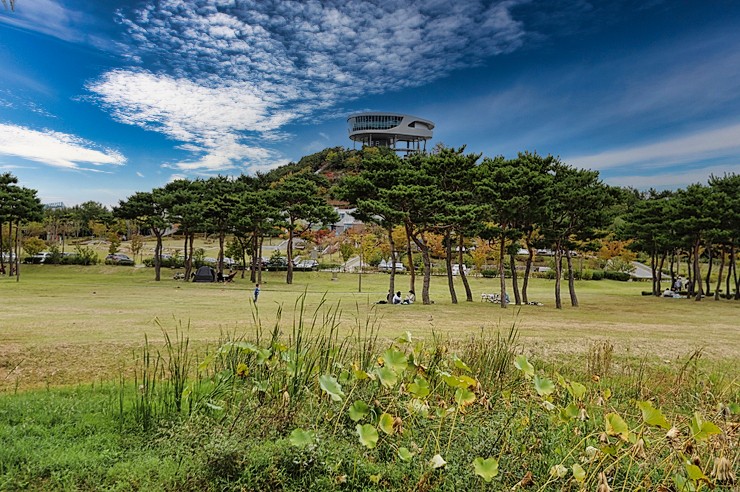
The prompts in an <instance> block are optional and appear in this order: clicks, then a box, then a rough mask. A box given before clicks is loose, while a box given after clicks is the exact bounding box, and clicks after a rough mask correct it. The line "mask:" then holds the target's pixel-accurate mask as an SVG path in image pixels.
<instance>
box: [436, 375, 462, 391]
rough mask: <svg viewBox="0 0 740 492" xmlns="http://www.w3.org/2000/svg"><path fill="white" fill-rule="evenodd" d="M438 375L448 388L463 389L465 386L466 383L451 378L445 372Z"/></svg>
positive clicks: (453, 377) (457, 378)
mask: <svg viewBox="0 0 740 492" xmlns="http://www.w3.org/2000/svg"><path fill="white" fill-rule="evenodd" d="M440 375H441V376H442V381H444V382H445V383H446V384H447V386H449V387H450V388H465V387H466V386H467V383H466V382H465V381H463V380H462V379H460V378H459V377H457V376H453V375H452V374H448V373H446V372H441V373H440Z"/></svg>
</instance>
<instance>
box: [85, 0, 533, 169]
mask: <svg viewBox="0 0 740 492" xmlns="http://www.w3.org/2000/svg"><path fill="white" fill-rule="evenodd" d="M527 2H528V0H505V1H495V2H490V1H483V0H470V1H466V2H453V3H452V4H450V3H449V2H446V1H442V0H411V1H409V0H403V1H402V0H391V1H382V2H381V1H378V0H376V1H367V0H343V1H339V0H326V1H318V0H308V1H305V0H283V1H279V2H263V1H260V0H245V1H240V2H231V1H217V2H213V1H211V0H163V1H160V2H156V3H152V4H150V5H148V6H145V7H143V8H142V9H140V10H137V11H134V12H132V13H131V14H127V13H124V12H122V13H121V22H122V23H123V25H124V26H125V27H126V28H127V29H128V32H129V35H130V39H131V45H130V46H129V48H128V50H127V54H128V55H129V58H130V60H131V61H132V63H133V64H134V65H136V64H138V63H141V64H143V65H145V66H147V67H148V69H147V70H146V71H145V70H142V69H138V68H130V69H121V70H114V71H111V72H109V73H106V74H104V75H103V76H102V77H101V78H100V79H99V80H97V81H94V82H93V83H91V84H90V85H89V86H88V88H89V89H90V90H91V91H92V92H93V93H95V94H96V95H97V97H98V100H99V101H100V102H101V104H102V105H103V106H104V107H106V108H108V109H109V110H110V111H111V112H112V114H113V115H114V117H115V118H116V119H118V120H119V121H121V122H124V123H128V124H133V125H137V126H140V127H143V128H147V129H151V130H155V131H159V132H162V133H164V134H166V135H167V136H168V137H170V138H172V139H175V140H179V141H183V142H186V145H187V147H186V150H189V151H192V152H194V153H195V155H194V156H193V158H192V159H189V160H186V161H183V162H178V163H175V164H173V167H176V168H178V169H181V170H184V171H195V170H206V171H218V170H223V169H230V168H234V167H244V166H255V165H256V166H263V165H269V164H266V163H269V162H274V161H275V159H276V156H274V155H272V153H271V152H270V151H269V150H268V149H266V148H264V147H263V146H261V145H258V144H254V143H253V142H255V141H256V139H257V138H259V139H260V141H264V140H274V139H281V138H284V137H285V135H284V132H283V131H281V128H283V127H284V126H285V125H286V124H288V123H296V122H301V121H305V120H306V119H307V118H308V117H312V118H313V117H315V115H316V114H317V113H318V112H320V111H325V110H328V109H330V108H332V107H335V106H336V105H337V104H338V103H339V102H344V101H347V100H351V99H353V98H357V97H360V96H364V95H367V94H373V93H381V92H387V91H391V90H400V89H403V88H408V87H416V86H421V85H424V84H427V83H429V82H430V81H433V80H436V79H439V78H441V77H445V76H446V75H448V74H449V73H450V72H451V71H453V70H456V69H459V68H462V67H469V66H472V65H476V64H479V63H481V61H482V60H484V59H485V58H487V57H489V56H492V55H496V54H500V53H508V52H511V51H513V50H516V49H518V48H519V47H521V46H522V45H523V43H524V42H525V40H526V37H527V32H526V30H525V29H524V26H523V25H522V24H521V22H519V21H517V20H516V19H514V17H513V15H512V13H511V12H512V9H513V8H515V7H516V6H517V5H519V4H522V3H527ZM250 142H251V143H250Z"/></svg>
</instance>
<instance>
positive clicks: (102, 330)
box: [0, 265, 740, 390]
mask: <svg viewBox="0 0 740 492" xmlns="http://www.w3.org/2000/svg"><path fill="white" fill-rule="evenodd" d="M173 273H174V271H171V270H163V278H162V281H161V282H155V281H154V280H153V278H154V272H153V270H152V269H148V268H131V267H114V266H96V267H74V266H55V265H28V266H25V265H24V267H23V269H22V276H21V280H20V282H15V280H14V279H8V278H6V277H0V298H2V304H3V310H2V315H1V317H0V390H9V389H15V388H20V389H23V388H33V387H39V386H44V385H51V386H57V385H67V384H73V383H79V382H90V381H108V380H112V379H115V377H116V376H117V374H119V373H120V371H121V370H122V368H124V370H126V369H127V368H128V367H129V365H130V363H131V361H132V359H133V356H132V354H133V351H134V350H136V349H137V348H139V347H141V346H142V345H143V342H144V336H145V335H146V336H147V337H148V338H149V340H150V341H152V342H154V343H155V345H156V344H158V343H159V342H160V341H161V340H162V338H163V337H162V329H161V328H160V326H161V327H163V328H165V329H167V330H168V331H173V330H174V328H175V326H178V325H180V324H181V325H182V326H183V327H185V329H186V330H187V333H188V335H189V337H190V339H191V342H192V343H193V344H194V346H195V347H196V348H197V349H199V350H202V349H203V348H204V347H205V346H206V345H210V346H213V345H214V344H216V343H217V342H218V339H219V337H220V335H221V334H222V333H224V332H229V333H234V332H236V333H243V332H248V333H251V332H253V331H254V321H253V319H254V315H257V316H258V317H259V319H260V321H261V323H262V324H263V326H265V327H270V326H272V325H273V324H274V323H275V320H276V316H277V315H278V313H279V312H281V313H282V318H283V320H292V319H293V317H294V315H295V305H296V300H297V299H298V298H299V297H300V296H301V295H303V294H304V293H305V312H306V313H308V314H309V315H310V314H312V313H313V312H314V311H315V310H316V309H317V308H318V307H319V305H320V303H321V302H322V300H324V302H325V306H326V307H334V306H337V305H338V306H339V307H340V309H341V311H342V313H341V319H342V325H341V329H342V330H343V331H344V332H345V333H350V331H351V330H352V329H353V328H354V327H355V326H357V323H358V322H359V323H365V322H366V320H368V319H376V318H377V321H378V323H379V326H380V334H381V337H388V338H392V337H395V336H397V335H399V334H402V333H404V332H405V331H410V332H411V333H412V334H413V335H414V336H415V337H428V336H430V335H431V334H432V332H434V333H436V334H438V335H442V336H443V337H447V338H450V339H451V340H453V341H454V340H455V339H461V338H465V337H467V336H469V335H472V334H474V333H478V332H479V331H480V330H485V331H492V332H493V331H495V330H497V329H498V328H499V327H502V328H506V327H509V326H511V324H512V323H516V324H517V326H518V327H519V332H520V342H521V345H522V350H523V351H524V352H526V353H529V354H532V355H534V356H539V357H550V358H552V357H556V356H560V355H568V354H573V353H575V354H583V353H584V352H586V351H587V350H588V348H589V347H590V346H591V345H592V344H593V343H594V342H597V341H602V340H609V341H610V342H611V343H612V344H613V345H614V352H615V356H619V357H622V356H624V357H649V358H651V359H656V360H665V362H666V363H669V362H671V361H673V362H675V361H677V359H678V358H682V357H684V356H686V355H688V354H690V353H691V352H693V351H695V350H697V349H700V348H702V349H703V356H704V357H705V358H707V359H710V360H719V361H725V362H730V363H732V361H733V360H734V361H737V359H738V354H740V322H739V321H738V320H740V303H738V302H733V301H719V302H715V301H714V300H712V299H705V300H704V301H702V302H699V303H697V302H694V301H692V300H687V299H662V298H654V297H651V296H642V295H641V291H642V290H645V289H647V288H648V287H649V286H648V284H644V283H633V282H614V281H607V280H603V281H584V282H578V284H577V292H578V294H579V300H580V302H581V306H580V307H579V308H572V307H570V306H569V302H568V301H567V290H566V291H565V292H564V299H565V300H566V303H567V304H568V305H567V306H566V307H565V308H564V309H562V310H557V309H555V308H554V301H553V292H552V291H553V285H554V284H553V281H549V280H543V279H534V280H533V281H532V284H531V286H530V299H531V300H538V301H541V302H542V303H543V304H544V305H543V306H523V307H521V308H518V307H514V306H510V307H509V308H508V309H506V310H503V309H501V308H500V307H499V306H498V305H494V304H491V303H484V302H480V294H481V293H483V292H497V291H498V290H499V289H498V280H497V279H483V278H472V279H471V283H472V288H473V295H474V302H472V303H466V302H460V303H459V304H457V305H453V304H452V303H451V302H450V300H449V293H448V291H447V283H446V279H445V278H444V277H434V278H433V281H432V287H431V297H432V299H433V300H434V304H433V305H430V306H424V305H422V304H420V303H418V304H415V305H411V306H392V305H375V304H374V303H375V301H377V300H379V299H382V298H384V297H385V293H386V292H387V290H388V276H387V275H385V274H365V275H363V276H362V292H361V293H360V292H358V290H359V289H358V287H359V281H360V279H359V278H358V275H356V274H339V275H338V276H337V277H336V279H332V274H331V273H329V272H298V273H296V278H295V282H294V283H293V284H292V285H286V284H285V281H284V276H285V273H284V272H275V273H272V272H270V273H266V274H265V277H264V281H263V285H262V293H261V295H260V298H259V304H258V308H259V309H258V310H257V311H255V310H254V305H253V304H252V302H251V294H252V290H253V284H251V283H250V282H249V280H248V278H247V279H241V278H239V277H237V278H236V280H235V282H234V283H231V284H193V283H188V282H181V281H175V280H172V274H173ZM408 278H409V277H408V276H407V275H401V276H398V277H397V284H396V288H397V290H401V291H402V292H406V291H407V290H408V288H409V286H408ZM420 286H421V278H418V279H417V294H418V293H419V291H420ZM456 286H457V288H458V296H459V297H462V298H464V291H463V289H462V284H461V283H460V282H459V280H458V281H457V284H456ZM419 297H420V296H419ZM322 309H324V308H322ZM286 325H288V326H289V323H288V324H286V323H285V322H284V323H283V326H286ZM579 359H581V358H580V357H579Z"/></svg>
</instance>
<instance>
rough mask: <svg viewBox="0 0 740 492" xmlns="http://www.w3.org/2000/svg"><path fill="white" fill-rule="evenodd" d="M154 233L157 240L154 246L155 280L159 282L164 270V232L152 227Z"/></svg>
mask: <svg viewBox="0 0 740 492" xmlns="http://www.w3.org/2000/svg"><path fill="white" fill-rule="evenodd" d="M152 232H153V233H154V236H155V237H156V238H157V244H156V245H155V246H154V280H155V281H156V282H159V281H160V280H161V270H162V233H163V232H164V231H160V230H159V229H157V228H155V227H152Z"/></svg>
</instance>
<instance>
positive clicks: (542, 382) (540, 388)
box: [534, 376, 555, 396]
mask: <svg viewBox="0 0 740 492" xmlns="http://www.w3.org/2000/svg"><path fill="white" fill-rule="evenodd" d="M534 389H535V390H537V394H538V395H540V396H547V395H549V394H551V393H552V392H553V391H555V384H554V383H553V382H552V381H550V380H549V379H547V378H545V377H542V378H541V377H539V376H535V377H534Z"/></svg>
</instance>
